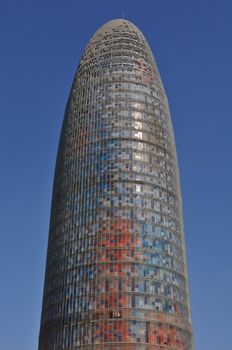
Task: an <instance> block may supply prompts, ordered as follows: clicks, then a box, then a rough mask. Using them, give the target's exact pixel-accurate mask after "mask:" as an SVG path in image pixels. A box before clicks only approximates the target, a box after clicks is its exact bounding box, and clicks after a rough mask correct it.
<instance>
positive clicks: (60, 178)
mask: <svg viewBox="0 0 232 350" xmlns="http://www.w3.org/2000/svg"><path fill="white" fill-rule="evenodd" d="M60 349H64V350H74V349H75V350H76V349H80V350H84V349H85V350H87V349H95V350H103V349H104V350H132V349H133V350H161V349H163V350H164V349H173V350H193V337H192V326H191V314H190V306H189V295H188V282H187V269H186V258H185V243H184V231H183V222H182V204H181V195H180V185H179V174H178V165H177V157H176V149H175V141H174V135H173V129H172V123H171V118H170V113H169V107H168V102H167V98H166V95H165V91H164V88H163V85H162V82H161V79H160V75H159V72H158V69H157V66H156V63H155V60H154V57H153V55H152V53H151V50H150V48H149V46H148V44H147V42H146V40H145V38H144V36H143V34H142V33H141V32H140V31H139V30H138V28H137V27H136V26H135V25H134V24H132V23H131V22H129V21H126V20H124V19H122V20H113V21H110V22H108V23H106V24H105V25H103V26H102V27H101V28H100V29H99V30H98V31H97V32H96V33H95V35H94V36H93V38H92V39H91V40H90V42H89V44H88V45H87V47H86V50H85V52H84V54H83V56H82V59H81V61H80V64H79V66H78V69H77V73H76V75H75V78H74V82H73V85H72V89H71V92H70V96H69V100H68V103H67V107H66V111H65V117H64V122H63V126H62V131H61V136H60V143H59V149H58V154H57V162H56V170H55V177H54V185H53V199H52V207H51V220H50V230H49V242H48V252H47V265H46V275H45V286H44V297H43V308H42V317H41V329H40V339H39V350H60Z"/></svg>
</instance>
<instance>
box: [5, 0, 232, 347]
mask: <svg viewBox="0 0 232 350" xmlns="http://www.w3.org/2000/svg"><path fill="white" fill-rule="evenodd" d="M123 12H124V14H125V18H126V19H129V20H131V21H132V22H134V23H135V24H136V25H137V26H138V27H139V28H140V29H141V30H142V31H143V33H144V34H145V36H146V38H147V40H148V41H149V43H150V46H151V48H152V50H153V52H154V54H155V57H156V60H157V63H158V66H159V70H160V73H161V76H162V79H163V82H164V85H165V88H166V92H167V95H168V97H169V101H170V106H171V112H172V118H173V123H174V128H175V136H176V142H177V149H178V156H179V163H180V171H181V181H182V195H183V203H184V219H185V233H186V241H187V253H188V254H187V255H188V269H189V276H190V290H191V304H192V312H193V324H194V330H195V343H196V350H231V349H232V345H231V338H230V335H231V325H232V306H231V305H232V301H231V300H232V273H231V269H232V252H231V251H232V249H231V248H232V210H231V209H232V204H231V202H232V185H231V184H232V137H231V129H232V69H231V64H232V1H231V0H228V1H226V0H191V1H190V0H176V1H174V0H150V1H149V0H143V1H138V0H124V1H122V0H117V1H116V0H114V1H111V0H102V1H101V0H98V1H97V0H92V1H90V0H83V1H82V0H75V1H74V0H66V1H61V0H56V1H55V0H46V1H45V0H40V1H35V0H30V1H29V0H21V1H18V0H15V1H13V0H0V38H1V40H0V49H1V55H0V90H1V91H0V100H1V101H0V118H1V128H0V164H1V181H0V202H1V208H0V212H1V220H0V234H1V236H0V238H1V242H0V281H1V288H0V333H1V336H0V349H3V350H15V349H18V350H37V338H38V332H39V322H40V312H41V303H42V289H43V279H44V269H45V256H46V247H47V235H48V225H49V210H50V202H51V190H52V181H53V172H54V165H55V157H56V149H57V143H58V137H59V132H60V127H61V122H62V118H63V112H64V107H65V104H66V100H67V97H68V93H69V89H70V86H71V83H72V79H73V76H74V72H75V69H76V66H77V64H78V61H79V59H80V55H81V53H82V51H83V49H84V47H85V45H86V44H87V42H88V40H89V39H90V37H91V36H92V35H93V33H94V32H95V31H96V30H97V28H98V27H99V26H100V25H102V24H103V23H104V22H106V21H108V20H110V19H113V18H118V17H121V16H122V13H123Z"/></svg>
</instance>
